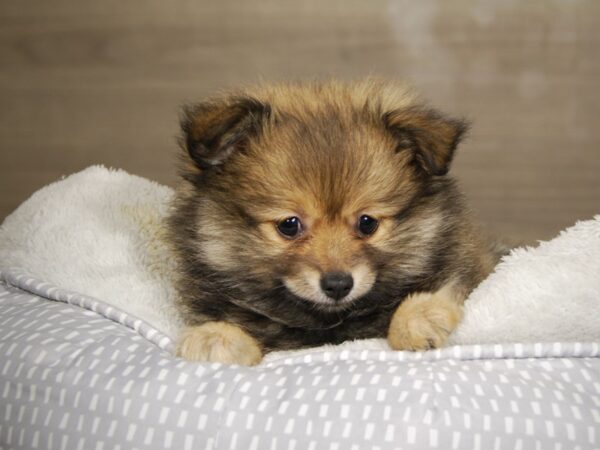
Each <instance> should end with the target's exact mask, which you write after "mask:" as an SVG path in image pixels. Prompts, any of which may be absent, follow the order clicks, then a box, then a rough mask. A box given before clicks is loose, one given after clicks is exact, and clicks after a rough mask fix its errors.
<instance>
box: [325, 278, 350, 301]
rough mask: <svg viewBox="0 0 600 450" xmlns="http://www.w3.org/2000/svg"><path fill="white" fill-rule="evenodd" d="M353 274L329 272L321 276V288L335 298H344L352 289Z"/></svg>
mask: <svg viewBox="0 0 600 450" xmlns="http://www.w3.org/2000/svg"><path fill="white" fill-rule="evenodd" d="M352 286H354V280H353V279H352V275H350V274H349V273H344V272H328V273H326V274H325V275H323V276H322V277H321V289H323V292H325V295H327V297H331V298H332V299H334V300H339V299H341V298H344V297H345V296H346V295H348V293H349V292H350V291H351V290H352Z"/></svg>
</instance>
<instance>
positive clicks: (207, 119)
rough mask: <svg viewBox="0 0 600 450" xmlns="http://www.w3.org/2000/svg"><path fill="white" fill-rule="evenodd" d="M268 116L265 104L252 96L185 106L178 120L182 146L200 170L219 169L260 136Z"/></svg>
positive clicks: (268, 109)
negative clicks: (228, 159) (249, 140)
mask: <svg viewBox="0 0 600 450" xmlns="http://www.w3.org/2000/svg"><path fill="white" fill-rule="evenodd" d="M269 114H270V108H269V106H268V105H266V104H264V103H262V102H260V101H258V100H256V99H254V98H251V97H231V98H226V99H222V100H212V101H207V102H203V103H199V104H197V105H193V106H189V107H185V108H184V114H183V118H182V120H181V129H182V131H183V134H184V136H183V144H184V146H185V149H186V150H187V152H188V154H189V156H190V158H191V159H192V161H193V162H194V163H195V165H196V166H197V167H198V168H199V169H201V170H205V169H209V168H211V167H214V166H218V165H220V164H223V162H224V161H225V160H226V159H227V158H228V157H229V156H231V155H232V154H233V153H234V152H235V151H238V150H240V149H242V148H243V147H244V145H245V144H247V142H248V139H249V138H250V137H252V136H255V135H256V134H258V133H259V131H260V129H261V127H262V124H263V122H264V121H265V120H266V119H267V118H268V116H269Z"/></svg>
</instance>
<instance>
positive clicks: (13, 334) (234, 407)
mask: <svg viewBox="0 0 600 450" xmlns="http://www.w3.org/2000/svg"><path fill="white" fill-rule="evenodd" d="M171 195H172V192H171V190H170V189H168V188H166V187H163V186H159V185H157V184H155V183H152V182H150V181H148V180H144V179H142V178H139V177H135V176H132V175H129V174H127V173H125V172H122V171H110V170H107V169H104V168H102V167H92V168H89V169H86V170H85V171H83V172H80V173H78V174H75V175H72V176H70V177H68V178H66V179H64V180H61V181H59V182H57V183H54V184H52V185H50V186H47V187H45V188H43V189H42V190H40V191H38V192H37V193H36V194H34V195H33V196H32V197H31V198H30V199H29V200H28V201H26V202H25V203H24V204H23V205H21V206H20V207H19V208H18V209H17V210H16V211H15V212H14V213H13V214H12V215H11V216H9V217H8V218H7V219H6V220H5V222H4V223H3V224H2V226H1V227H0V448H27V449H30V448H69V449H70V448H82V449H88V448H105V449H108V448H111V449H112V448H121V449H129V448H149V449H150V448H153V449H155V448H173V449H187V448H189V449H192V448H212V449H221V448H223V449H225V448H226V449H229V448H240V449H252V448H255V449H263V448H296V449H307V448H315V449H321V448H332V449H334V448H338V449H347V448H350V449H352V448H360V449H363V448H403V449H413V448H414V449H417V448H444V449H449V448H460V449H462V448H490V449H493V448H522V449H530V448H531V449H535V448H556V447H557V446H558V447H561V448H581V449H590V448H600V345H599V343H600V315H599V314H598V306H599V305H600V276H599V275H600V216H596V217H595V218H594V219H592V220H588V221H585V222H580V223H578V224H576V225H575V226H574V227H572V228H570V229H568V230H566V231H565V232H563V233H561V235H560V236H558V237H557V238H556V239H554V240H552V241H549V242H545V243H540V245H539V246H538V247H536V248H523V249H517V250H514V251H513V252H511V254H510V255H508V256H507V257H505V258H504V259H503V261H502V262H501V263H500V265H499V266H498V267H497V269H496V271H495V272H494V273H493V274H492V275H491V276H490V277H489V278H488V279H487V280H485V281H484V282H483V283H482V284H481V285H480V286H479V287H478V288H477V289H476V290H475V291H474V292H473V293H472V295H471V296H470V298H469V299H468V301H467V303H466V307H465V320H464V321H463V323H462V324H461V326H460V327H459V328H458V329H457V330H456V332H455V333H454V334H453V335H452V337H451V342H450V346H449V347H447V348H444V349H438V350H433V351H428V352H422V353H410V352H393V351H390V350H389V348H388V347H387V345H386V343H385V341H383V340H368V341H356V342H348V343H345V344H342V345H340V346H336V347H333V346H325V347H321V348H316V349H306V350H301V351H296V352H280V353H273V354H270V355H267V357H266V358H265V360H264V362H263V363H262V364H261V365H259V366H257V367H254V368H246V367H239V366H226V365H221V364H216V363H213V364H197V363H189V362H186V361H182V360H179V359H177V358H175V357H174V356H173V355H172V350H173V342H174V340H175V339H176V337H177V334H178V332H179V329H180V328H181V326H182V321H181V318H180V317H179V316H178V315H177V314H176V313H175V312H174V309H173V308H172V304H173V301H174V299H175V293H174V290H173V287H172V276H171V274H172V270H173V268H172V258H170V256H169V253H168V247H167V246H166V245H165V243H164V241H163V236H164V228H163V222H162V220H163V218H164V217H165V215H166V214H167V212H168V201H169V199H170V197H171Z"/></svg>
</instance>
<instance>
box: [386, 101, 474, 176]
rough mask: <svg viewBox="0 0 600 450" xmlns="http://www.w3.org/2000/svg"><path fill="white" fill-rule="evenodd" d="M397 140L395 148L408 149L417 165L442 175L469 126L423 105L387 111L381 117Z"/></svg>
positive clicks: (432, 173)
mask: <svg viewBox="0 0 600 450" xmlns="http://www.w3.org/2000/svg"><path fill="white" fill-rule="evenodd" d="M383 118H384V122H385V125H386V127H387V128H388V130H389V131H391V132H392V134H393V135H394V136H395V137H396V139H397V141H398V147H397V148H398V151H403V150H410V151H412V152H413V153H414V157H415V162H416V163H417V165H418V166H419V167H420V168H421V169H422V170H424V171H425V173H427V174H429V175H445V174H446V173H447V172H448V169H449V168H450V162H451V161H452V157H453V156H454V150H456V147H457V145H458V143H459V142H460V140H461V138H462V137H463V135H464V133H465V132H466V131H467V128H468V125H467V123H466V122H464V121H462V120H456V119H450V118H447V117H445V116H443V115H442V114H440V113H439V112H437V111H435V110H432V109H427V108H423V107H413V108H407V109H398V110H394V111H390V112H388V113H386V114H384V116H383Z"/></svg>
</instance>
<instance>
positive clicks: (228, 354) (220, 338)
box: [177, 322, 262, 366]
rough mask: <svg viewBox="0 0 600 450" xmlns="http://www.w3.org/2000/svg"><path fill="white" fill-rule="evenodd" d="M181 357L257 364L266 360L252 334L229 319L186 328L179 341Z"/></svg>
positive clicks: (245, 364) (247, 364)
mask: <svg viewBox="0 0 600 450" xmlns="http://www.w3.org/2000/svg"><path fill="white" fill-rule="evenodd" d="M177 356H179V357H181V358H184V359H187V360H188V361H209V362H220V363H225V364H240V365H243V366H254V365H255V364H258V363H259V362H260V361H261V359H262V351H261V348H260V346H259V344H258V342H257V341H256V339H254V338H253V337H252V336H250V335H249V334H248V333H246V332H245V331H244V330H242V329H241V328H240V327H238V326H236V325H232V324H230V323H227V322H207V323H205V324H202V325H198V326H194V327H188V328H186V329H185V330H184V331H183V332H182V333H181V336H180V337H179V341H178V342H177Z"/></svg>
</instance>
